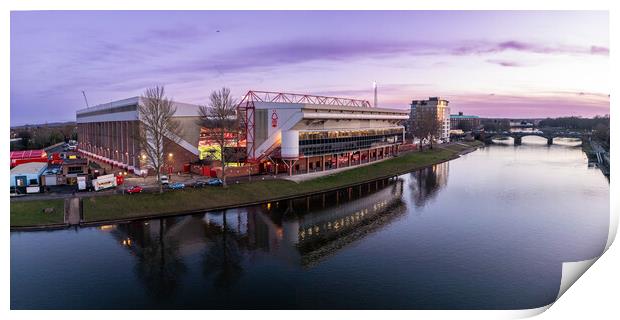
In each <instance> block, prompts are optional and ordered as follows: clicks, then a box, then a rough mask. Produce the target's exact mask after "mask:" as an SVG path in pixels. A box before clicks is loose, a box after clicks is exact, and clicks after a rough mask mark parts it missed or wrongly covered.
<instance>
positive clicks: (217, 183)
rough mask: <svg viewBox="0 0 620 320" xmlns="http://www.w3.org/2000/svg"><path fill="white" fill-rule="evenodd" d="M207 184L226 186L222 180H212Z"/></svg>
mask: <svg viewBox="0 0 620 320" xmlns="http://www.w3.org/2000/svg"><path fill="white" fill-rule="evenodd" d="M207 184H208V185H210V186H221V185H223V184H224V181H222V179H220V178H212V179H209V181H207Z"/></svg>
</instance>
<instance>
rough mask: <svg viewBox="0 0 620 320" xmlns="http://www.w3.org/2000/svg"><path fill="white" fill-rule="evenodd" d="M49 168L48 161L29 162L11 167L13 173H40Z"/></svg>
mask: <svg viewBox="0 0 620 320" xmlns="http://www.w3.org/2000/svg"><path fill="white" fill-rule="evenodd" d="M45 168H47V162H28V163H24V164H20V165H18V166H16V167H14V168H13V169H11V175H18V174H40V173H41V172H43V170H45Z"/></svg>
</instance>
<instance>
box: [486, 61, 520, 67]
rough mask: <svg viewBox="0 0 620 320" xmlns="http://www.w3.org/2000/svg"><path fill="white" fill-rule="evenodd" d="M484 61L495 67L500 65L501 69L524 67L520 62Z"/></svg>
mask: <svg viewBox="0 0 620 320" xmlns="http://www.w3.org/2000/svg"><path fill="white" fill-rule="evenodd" d="M486 61H487V62H488V63H492V64H497V65H500V66H502V67H523V66H525V65H524V64H523V63H521V62H517V61H510V60H497V59H487V60H486Z"/></svg>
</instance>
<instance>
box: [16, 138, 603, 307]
mask: <svg viewBox="0 0 620 320" xmlns="http://www.w3.org/2000/svg"><path fill="white" fill-rule="evenodd" d="M524 139H525V138H524ZM448 181H449V183H448ZM205 201H208V199H206V200H205ZM608 214H609V184H608V182H607V180H606V179H605V178H604V177H603V176H602V174H601V173H600V171H598V170H593V169H589V168H588V167H587V158H586V157H585V155H584V154H583V152H581V150H580V149H579V148H578V147H567V146H559V145H553V146H547V145H544V146H540V145H534V144H529V145H521V146H517V147H513V146H510V147H508V146H499V145H493V146H491V147H488V148H485V149H483V150H479V151H476V152H474V153H470V154H468V155H465V156H463V157H462V158H460V159H457V160H454V161H451V162H446V163H442V164H438V165H435V166H432V167H428V168H425V169H422V170H419V171H416V172H412V173H408V174H405V175H402V176H400V177H397V178H394V179H387V180H381V181H376V182H372V183H366V184H363V185H360V186H355V187H351V188H347V189H344V190H340V191H338V192H329V193H325V194H319V195H315V196H312V197H304V198H299V199H294V200H287V201H279V202H271V203H265V204H263V205H257V206H251V207H246V208H239V209H233V210H227V211H225V212H224V211H219V212H208V213H200V214H195V215H188V216H181V217H174V218H166V219H155V220H148V221H140V222H133V223H124V224H118V225H108V226H101V227H97V228H79V229H77V230H76V231H74V230H59V231H53V232H12V233H11V307H12V308H61V309H71V308H89V309H125V308H128V309H132V308H189V309H205V308H215V309H222V308H250V309H256V308H275V309H282V308H300V309H312V308H328V309H347V308H381V309H384V308H392V309H403V308H413V309H435V308H437V309H488V308H490V309H493V308H502V309H510V308H530V307H539V306H542V305H545V304H547V303H549V302H551V301H553V299H554V298H555V297H556V296H557V292H558V288H559V283H560V277H561V274H560V273H561V263H562V262H565V261H578V260H584V259H590V258H592V257H595V256H596V255H598V254H600V253H601V251H602V250H603V248H604V245H605V241H606V239H607V234H606V230H607V228H608V223H609V216H608ZM119 288H122V289H120V290H119ZM42 289H43V290H42ZM92 297H96V298H92Z"/></svg>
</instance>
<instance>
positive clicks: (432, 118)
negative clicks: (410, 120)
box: [413, 110, 441, 149]
mask: <svg viewBox="0 0 620 320" xmlns="http://www.w3.org/2000/svg"><path fill="white" fill-rule="evenodd" d="M440 129H441V122H440V121H439V119H438V117H437V113H436V112H435V111H432V110H419V111H417V114H416V117H415V122H414V124H413V135H414V136H415V137H416V138H418V139H420V143H421V144H422V143H423V142H425V141H427V142H428V143H429V144H430V146H431V149H432V148H433V141H434V140H435V139H436V138H437V137H438V135H439V130H440Z"/></svg>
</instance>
